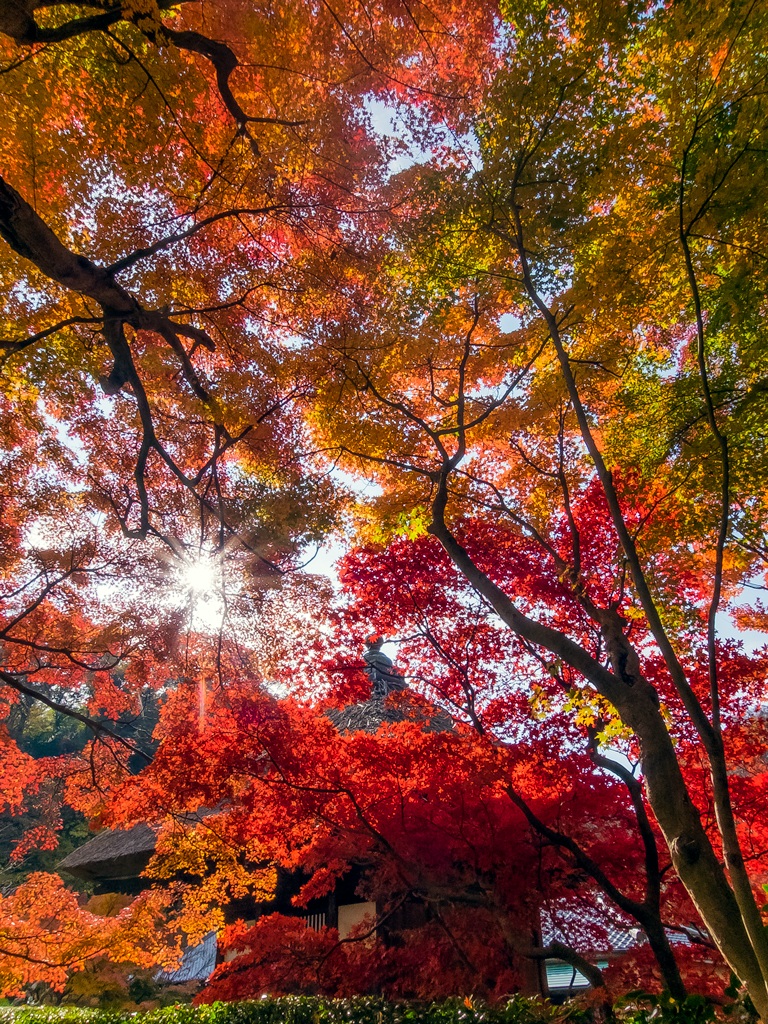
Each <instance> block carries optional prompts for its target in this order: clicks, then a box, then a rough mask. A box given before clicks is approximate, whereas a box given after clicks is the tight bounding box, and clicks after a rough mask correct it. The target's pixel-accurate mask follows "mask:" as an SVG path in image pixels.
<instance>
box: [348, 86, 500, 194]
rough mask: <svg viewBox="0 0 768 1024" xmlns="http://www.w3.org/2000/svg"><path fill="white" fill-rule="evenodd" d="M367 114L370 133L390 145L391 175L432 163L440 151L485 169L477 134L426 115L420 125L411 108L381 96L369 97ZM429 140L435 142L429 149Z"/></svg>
mask: <svg viewBox="0 0 768 1024" xmlns="http://www.w3.org/2000/svg"><path fill="white" fill-rule="evenodd" d="M363 110H364V111H365V113H366V115H367V117H368V122H369V128H370V130H371V131H372V132H373V133H374V134H375V135H377V136H378V137H379V139H380V140H381V141H383V142H384V143H388V145H389V148H390V152H391V156H390V159H389V162H388V165H387V170H388V173H389V174H390V175H394V174H397V173H399V172H400V171H404V170H406V169H407V168H408V167H412V166H414V165H415V164H425V163H428V162H429V161H430V159H432V157H433V156H434V155H435V153H436V151H437V150H438V149H439V148H444V149H446V150H449V151H453V152H455V154H456V155H457V157H459V158H460V159H463V160H464V161H465V162H466V163H467V164H468V166H470V167H471V168H472V169H473V170H475V171H477V170H479V169H480V168H481V167H482V156H481V150H480V143H479V140H478V138H477V136H476V134H475V133H474V132H473V131H468V132H464V133H462V134H458V133H457V132H455V131H454V130H453V129H452V128H451V127H450V126H449V125H447V124H445V123H443V124H439V123H437V122H435V121H434V120H432V119H430V118H429V114H428V113H426V112H425V113H424V114H423V115H422V120H423V122H424V123H420V122H419V119H418V115H417V113H416V110H415V108H414V107H413V106H412V105H411V104H404V103H395V102H393V101H391V100H388V99H383V98H382V97H380V96H373V95H369V96H366V97H365V98H364V100H363ZM427 119H429V123H428V125H427ZM427 128H428V129H429V130H428V131H427V130H426V129H427ZM427 136H428V137H429V138H430V140H431V144H430V148H429V149H426V148H425V147H424V146H423V145H422V141H421V140H422V138H424V137H427Z"/></svg>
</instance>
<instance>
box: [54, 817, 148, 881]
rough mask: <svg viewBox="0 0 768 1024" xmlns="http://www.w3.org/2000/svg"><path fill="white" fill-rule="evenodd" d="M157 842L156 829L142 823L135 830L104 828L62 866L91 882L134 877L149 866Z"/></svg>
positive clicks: (63, 862) (65, 860) (61, 863)
mask: <svg viewBox="0 0 768 1024" xmlns="http://www.w3.org/2000/svg"><path fill="white" fill-rule="evenodd" d="M156 843H157V832H156V830H155V829H153V828H150V826H149V825H145V824H144V823H143V822H142V823H139V824H138V825H134V826H133V827H132V828H110V829H104V831H103V832H100V833H99V834H98V835H97V836H94V837H93V839H89V840H88V842H87V843H83V845H82V846H79V847H78V848H77V849H76V850H73V851H72V853H70V854H68V856H66V857H65V858H64V860H62V861H60V862H59V867H60V868H61V870H62V871H66V872H67V874H70V875H74V877H75V878H84V879H87V880H89V881H92V880H100V879H105V880H106V879H118V878H134V877H135V876H136V875H138V874H139V873H140V872H141V871H143V870H144V868H145V867H146V865H147V862H148V861H149V858H150V857H151V856H152V854H153V853H154V852H155V844H156Z"/></svg>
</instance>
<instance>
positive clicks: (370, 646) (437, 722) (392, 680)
mask: <svg viewBox="0 0 768 1024" xmlns="http://www.w3.org/2000/svg"><path fill="white" fill-rule="evenodd" d="M383 644H384V638H383V637H381V636H378V637H372V638H371V639H369V640H367V641H366V644H365V652H364V653H363V661H365V674H366V675H367V676H368V678H369V679H370V680H371V696H370V698H369V699H368V700H365V701H358V702H357V703H356V704H348V705H347V706H346V707H345V708H340V709H339V708H331V709H329V710H328V711H327V712H326V714H327V716H328V718H330V720H331V721H332V722H333V724H334V725H335V726H336V728H337V729H338V730H339V732H341V733H348V732H370V733H374V732H376V731H377V730H378V728H379V726H381V725H383V724H384V723H385V722H389V723H395V722H416V723H418V724H419V725H420V726H421V727H422V729H424V731H425V732H451V731H452V729H453V719H452V718H451V716H450V715H449V714H448V713H447V712H446V711H444V710H443V709H442V708H439V707H435V705H433V704H428V703H426V702H425V701H423V700H421V699H420V698H418V697H414V695H413V691H412V690H410V689H409V687H408V684H407V682H406V681H405V677H404V676H402V675H400V673H399V672H398V671H397V669H396V668H395V667H394V664H393V662H392V659H391V658H389V657H388V656H387V655H386V654H384V652H383V651H382V649H381V648H382V646H383ZM392 694H396V696H395V697H394V698H392V699H390V698H391V695H392Z"/></svg>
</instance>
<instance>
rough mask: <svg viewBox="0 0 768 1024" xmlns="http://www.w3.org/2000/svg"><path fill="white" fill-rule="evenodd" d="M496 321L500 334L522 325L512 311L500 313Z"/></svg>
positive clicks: (509, 332) (508, 332)
mask: <svg viewBox="0 0 768 1024" xmlns="http://www.w3.org/2000/svg"><path fill="white" fill-rule="evenodd" d="M497 323H498V325H499V330H500V331H501V333H502V334H512V332H513V331H517V330H519V329H520V328H521V327H522V325H523V324H522V321H521V319H520V317H518V316H515V314H514V313H502V314H501V316H500V317H499V319H498V321H497Z"/></svg>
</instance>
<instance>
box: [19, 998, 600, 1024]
mask: <svg viewBox="0 0 768 1024" xmlns="http://www.w3.org/2000/svg"><path fill="white" fill-rule="evenodd" d="M587 1021H588V1017H587V1015H586V1014H584V1013H583V1012H581V1011H579V1010H577V1009H576V1008H575V1007H574V1006H552V1005H550V1004H549V1003H548V1002H546V1001H544V1000H540V999H523V998H516V999H512V1000H510V1001H509V1002H508V1003H506V1004H504V1005H502V1006H494V1007H487V1006H484V1005H482V1004H477V1005H472V1006H469V1005H467V1002H465V1001H464V1000H459V999H456V1000H449V1001H447V1002H444V1003H431V1004H427V1003H424V1004H418V1003H393V1002H387V1001H386V1000H383V999H376V998H359V999H320V998H313V997H310V996H286V997H284V998H282V999H259V1000H255V1001H253V1002H242V1003H213V1004H211V1005H209V1006H198V1007H195V1006H190V1005H178V1006H167V1007H163V1008H162V1009H157V1010H149V1011H147V1012H146V1013H133V1014H132V1013H128V1012H125V1011H119V1010H117V1011H115V1010H89V1009H81V1008H79V1007H74V1006H61V1007H59V1006H55V1007H54V1006H35V1007H26V1006H24V1007H14V1008H7V1009H0V1024H560V1022H562V1024H565V1022H568V1024H587Z"/></svg>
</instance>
